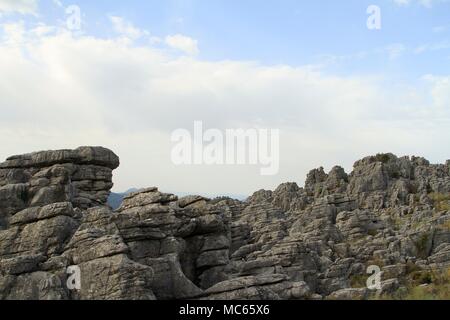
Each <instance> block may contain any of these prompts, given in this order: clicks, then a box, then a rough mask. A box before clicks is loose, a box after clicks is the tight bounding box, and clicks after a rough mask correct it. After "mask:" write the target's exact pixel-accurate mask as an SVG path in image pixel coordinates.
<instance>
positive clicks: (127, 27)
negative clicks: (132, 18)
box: [109, 16, 149, 40]
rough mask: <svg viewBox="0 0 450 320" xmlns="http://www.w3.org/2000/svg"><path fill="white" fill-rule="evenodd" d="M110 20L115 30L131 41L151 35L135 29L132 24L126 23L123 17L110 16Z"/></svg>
mask: <svg viewBox="0 0 450 320" xmlns="http://www.w3.org/2000/svg"><path fill="white" fill-rule="evenodd" d="M109 19H110V20H111V22H112V24H113V28H114V30H115V31H116V32H117V33H118V34H120V35H123V36H125V37H128V38H130V39H133V40H135V39H138V38H140V37H142V36H145V35H149V32H148V31H146V30H141V29H139V28H137V27H135V26H134V25H133V24H132V23H130V22H128V21H126V20H125V19H124V18H122V17H117V16H110V17H109Z"/></svg>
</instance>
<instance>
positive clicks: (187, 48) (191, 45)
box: [165, 34, 199, 55]
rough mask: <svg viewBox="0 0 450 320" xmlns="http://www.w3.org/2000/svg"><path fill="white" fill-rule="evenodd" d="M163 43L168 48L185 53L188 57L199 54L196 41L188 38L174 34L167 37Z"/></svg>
mask: <svg viewBox="0 0 450 320" xmlns="http://www.w3.org/2000/svg"><path fill="white" fill-rule="evenodd" d="M165 41H166V44H167V45H168V46H170V47H172V48H174V49H177V50H180V51H182V52H184V53H187V54H188V55H196V54H198V53H199V50H198V42H197V40H194V39H192V38H190V37H187V36H184V35H181V34H176V35H171V36H167V37H166V39H165Z"/></svg>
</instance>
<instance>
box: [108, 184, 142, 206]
mask: <svg viewBox="0 0 450 320" xmlns="http://www.w3.org/2000/svg"><path fill="white" fill-rule="evenodd" d="M136 191H139V189H137V188H131V189H129V190H127V191H125V192H122V193H115V192H111V194H110V195H109V197H108V205H109V206H110V207H111V208H112V209H113V210H116V209H118V208H119V207H120V205H121V204H122V201H123V198H124V197H125V196H126V195H127V194H130V193H131V192H136Z"/></svg>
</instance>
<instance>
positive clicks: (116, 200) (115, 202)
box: [108, 188, 247, 210]
mask: <svg viewBox="0 0 450 320" xmlns="http://www.w3.org/2000/svg"><path fill="white" fill-rule="evenodd" d="M139 190H140V189H137V188H131V189H129V190H127V191H125V192H122V193H115V192H111V194H110V195H109V197H108V205H109V206H110V207H111V208H112V209H113V210H116V209H118V208H119V207H120V205H121V204H122V201H123V198H124V197H125V196H126V195H127V194H130V193H131V192H136V191H139ZM169 193H173V194H175V195H177V196H178V197H180V198H181V197H185V196H189V195H191V194H190V193H185V192H169ZM203 196H205V197H207V198H211V199H212V198H216V197H221V196H211V195H203ZM223 196H226V197H229V198H232V199H236V200H240V201H243V200H245V199H246V198H247V196H244V195H232V194H226V195H223Z"/></svg>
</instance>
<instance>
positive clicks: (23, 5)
mask: <svg viewBox="0 0 450 320" xmlns="http://www.w3.org/2000/svg"><path fill="white" fill-rule="evenodd" d="M37 9H38V2H37V0H0V15H1V14H2V13H7V14H8V13H15V12H17V13H20V14H24V15H25V14H36V13H37Z"/></svg>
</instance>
